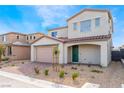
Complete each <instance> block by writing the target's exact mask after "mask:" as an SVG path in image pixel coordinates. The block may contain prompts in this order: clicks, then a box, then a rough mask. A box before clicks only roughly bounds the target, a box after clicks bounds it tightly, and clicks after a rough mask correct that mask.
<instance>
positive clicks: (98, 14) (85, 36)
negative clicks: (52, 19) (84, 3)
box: [31, 9, 113, 67]
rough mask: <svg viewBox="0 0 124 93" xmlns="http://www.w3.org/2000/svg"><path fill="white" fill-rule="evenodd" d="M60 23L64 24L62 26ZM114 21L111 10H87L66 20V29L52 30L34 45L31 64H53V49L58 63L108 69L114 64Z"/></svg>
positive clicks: (32, 46)
mask: <svg viewBox="0 0 124 93" xmlns="http://www.w3.org/2000/svg"><path fill="white" fill-rule="evenodd" d="M60 24H61V23H60ZM112 33H113V20H112V16H111V13H110V12H109V11H108V10H97V9H84V10H82V11H81V12H79V13H77V14H76V15H74V16H72V17H71V18H69V19H68V20H67V26H66V27H60V28H55V29H51V30H49V32H48V36H43V37H41V38H39V39H38V40H36V41H34V42H33V43H32V45H31V61H37V62H47V63H52V61H53V56H52V54H53V53H52V51H53V47H54V46H58V47H59V51H60V54H59V63H60V64H67V63H83V64H93V65H100V66H103V67H107V66H108V64H109V63H110V62H111V49H112Z"/></svg>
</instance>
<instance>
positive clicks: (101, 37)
mask: <svg viewBox="0 0 124 93" xmlns="http://www.w3.org/2000/svg"><path fill="white" fill-rule="evenodd" d="M43 37H47V38H49V39H53V40H56V41H59V42H62V43H75V42H80V41H95V40H96V41H97V40H98V41H102V40H107V39H110V38H111V35H110V34H109V35H99V36H90V37H81V38H72V39H68V38H59V39H56V38H53V37H50V36H46V35H44V36H42V37H40V38H38V39H37V40H35V41H34V42H32V43H31V44H33V43H35V42H36V41H38V40H40V39H42V38H43Z"/></svg>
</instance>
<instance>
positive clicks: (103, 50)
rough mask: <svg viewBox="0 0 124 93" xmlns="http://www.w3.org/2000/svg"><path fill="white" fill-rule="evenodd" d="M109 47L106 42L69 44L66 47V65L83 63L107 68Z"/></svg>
mask: <svg viewBox="0 0 124 93" xmlns="http://www.w3.org/2000/svg"><path fill="white" fill-rule="evenodd" d="M108 53H109V51H108V46H107V42H106V41H98V42H80V43H67V44H65V45H64V63H65V64H67V63H82V64H91V65H100V66H103V67H107V66H108V64H109V62H110V60H109V59H108V58H109V57H108V56H109V55H108Z"/></svg>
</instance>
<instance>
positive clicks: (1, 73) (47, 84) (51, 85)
mask: <svg viewBox="0 0 124 93" xmlns="http://www.w3.org/2000/svg"><path fill="white" fill-rule="evenodd" d="M0 76H3V77H6V78H10V79H13V80H15V82H17V81H18V82H24V83H25V84H29V85H32V86H34V87H41V88H74V87H71V86H66V85H62V84H56V83H53V82H49V81H45V80H39V79H35V78H31V77H28V76H23V75H18V74H14V73H9V72H5V71H0ZM18 82H17V83H18Z"/></svg>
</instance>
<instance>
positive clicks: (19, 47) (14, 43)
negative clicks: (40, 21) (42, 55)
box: [0, 32, 43, 60]
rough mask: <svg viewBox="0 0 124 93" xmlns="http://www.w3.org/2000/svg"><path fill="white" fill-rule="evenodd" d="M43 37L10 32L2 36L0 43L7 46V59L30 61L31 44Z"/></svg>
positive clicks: (39, 34)
mask: <svg viewBox="0 0 124 93" xmlns="http://www.w3.org/2000/svg"><path fill="white" fill-rule="evenodd" d="M41 36H43V34H42V33H32V34H22V33H17V32H9V33H6V34H2V35H0V43H1V44H4V45H6V50H5V57H9V58H11V59H14V60H25V59H30V43H32V42H33V41H35V40H36V39H38V38H40V37H41Z"/></svg>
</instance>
